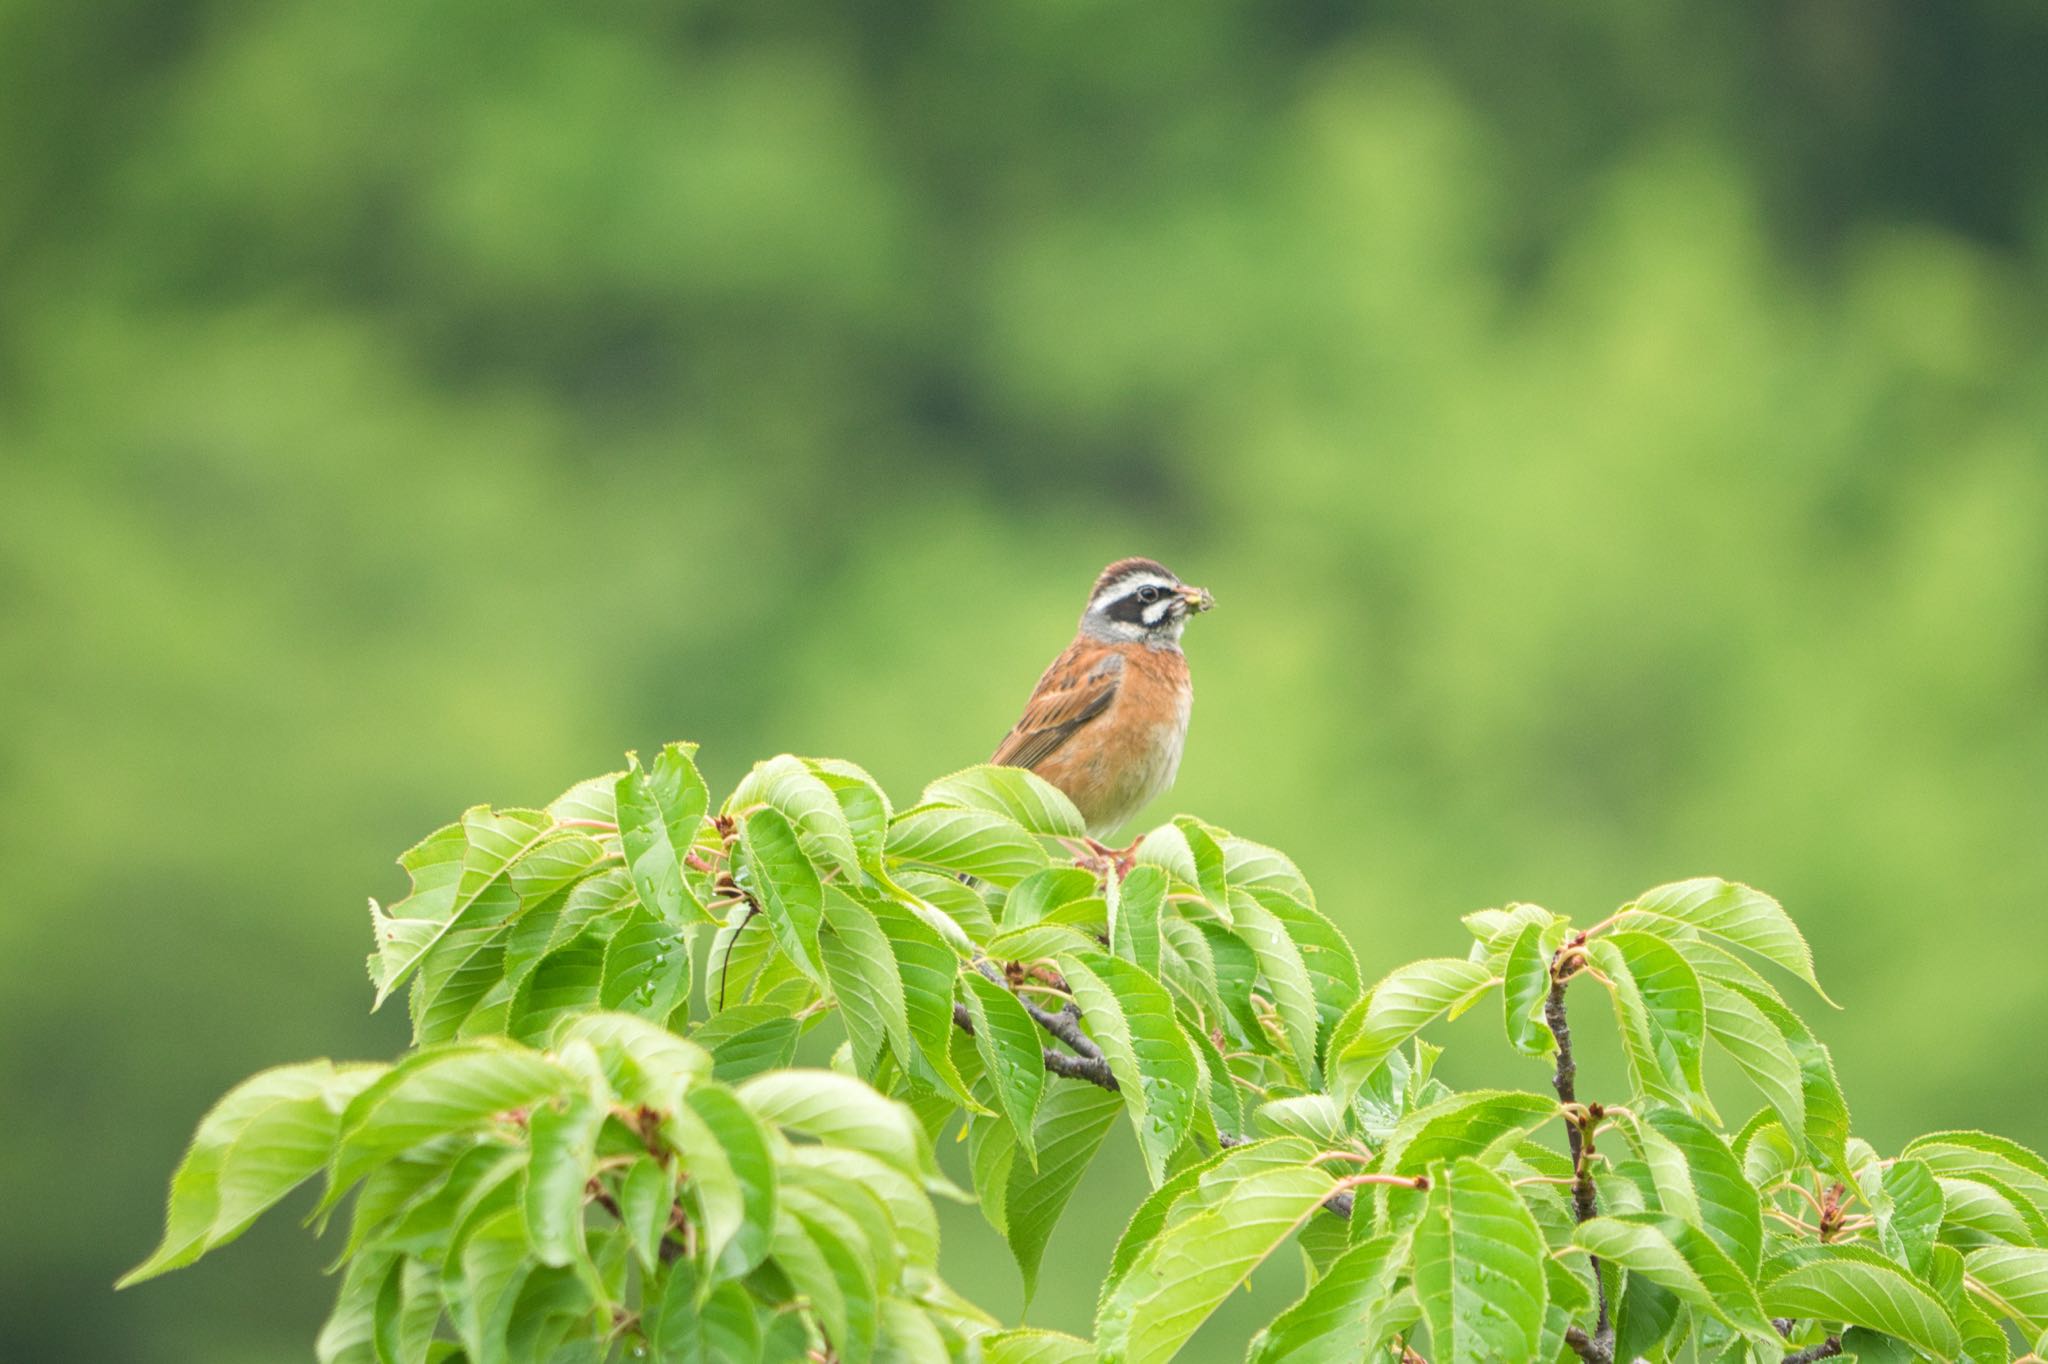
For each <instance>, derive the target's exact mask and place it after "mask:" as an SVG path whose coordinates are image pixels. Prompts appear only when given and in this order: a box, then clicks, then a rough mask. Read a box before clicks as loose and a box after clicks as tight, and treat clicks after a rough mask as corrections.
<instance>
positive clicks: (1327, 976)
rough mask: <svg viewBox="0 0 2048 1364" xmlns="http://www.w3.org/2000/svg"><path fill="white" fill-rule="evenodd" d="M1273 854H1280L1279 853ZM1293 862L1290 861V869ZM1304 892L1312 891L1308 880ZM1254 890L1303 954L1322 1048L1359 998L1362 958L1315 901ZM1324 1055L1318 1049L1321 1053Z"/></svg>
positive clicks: (1269, 889)
mask: <svg viewBox="0 0 2048 1364" xmlns="http://www.w3.org/2000/svg"><path fill="white" fill-rule="evenodd" d="M1230 846H1231V848H1232V849H1233V850H1235V849H1237V848H1240V847H1242V846H1244V845H1243V843H1242V840H1237V839H1233V840H1231V844H1230ZM1251 846H1253V847H1256V846H1257V845H1256V844H1253V845H1251ZM1273 855H1274V856H1275V857H1278V856H1279V854H1277V853H1275V854H1273ZM1283 860H1284V859H1283ZM1293 865H1294V864H1293V863H1291V862H1289V863H1287V866H1288V867H1289V868H1290V869H1291V868H1292V867H1293ZM1237 870H1238V871H1239V872H1240V873H1242V872H1243V871H1245V870H1246V868H1244V867H1238V868H1237ZM1296 876H1297V877H1298V876H1299V873H1296ZM1301 892H1302V894H1303V895H1306V894H1307V893H1308V886H1307V884H1306V883H1305V882H1304V883H1303V884H1302V886H1301ZM1250 893H1251V896H1252V898H1253V899H1254V900H1255V901H1256V902H1257V903H1258V904H1259V905H1260V906H1261V907H1262V908H1264V909H1265V910H1267V911H1268V912H1269V913H1271V914H1272V916H1273V917H1274V918H1275V919H1277V920H1279V922H1280V925H1281V927H1282V928H1283V929H1284V930H1285V931H1286V933H1287V936H1288V939H1289V940H1290V941H1291V942H1293V943H1294V945H1295V948H1296V949H1297V950H1298V951H1299V952H1300V953H1301V963H1302V967H1303V968H1304V969H1305V970H1306V971H1307V972H1308V979H1309V989H1310V991H1311V992H1312V993H1313V994H1314V996H1315V1001H1316V1023H1317V1029H1316V1035H1317V1039H1318V1041H1317V1046H1318V1048H1320V1047H1321V1044H1322V1042H1323V1041H1326V1040H1328V1038H1329V1036H1330V1033H1331V1030H1332V1029H1334V1028H1335V1027H1336V1026H1337V1022H1338V1020H1339V1019H1341V1018H1342V1017H1343V1016H1344V1011H1345V1010H1346V1009H1349V1008H1350V1007H1351V1006H1352V1005H1353V1004H1354V1003H1356V1002H1357V1000H1358V992H1359V990H1360V989H1361V988H1362V987H1363V982H1362V981H1361V980H1360V979H1359V975H1358V959H1357V958H1356V957H1355V956H1353V955H1352V953H1351V944H1350V943H1349V942H1347V941H1345V939H1344V935H1343V934H1342V933H1341V932H1339V931H1338V929H1337V926H1336V925H1335V924H1333V923H1331V922H1330V921H1329V920H1328V919H1326V918H1324V917H1323V915H1322V913H1321V912H1320V911H1318V910H1317V909H1316V907H1315V906H1314V905H1313V904H1311V903H1306V902H1304V901H1298V900H1295V899H1293V898H1291V897H1289V896H1287V895H1283V894H1281V893H1280V892H1279V891H1278V890H1277V889H1274V888H1272V887H1271V886H1267V887H1263V888H1260V889H1254V890H1253V891H1251V892H1250ZM1320 1054H1321V1052H1320V1050H1318V1052H1317V1055H1320Z"/></svg>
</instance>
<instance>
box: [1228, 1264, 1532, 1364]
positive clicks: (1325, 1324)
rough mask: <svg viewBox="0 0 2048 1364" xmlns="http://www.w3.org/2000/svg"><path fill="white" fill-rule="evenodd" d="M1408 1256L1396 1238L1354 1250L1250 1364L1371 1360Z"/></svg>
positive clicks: (1273, 1328) (1261, 1337) (1274, 1330)
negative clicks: (1378, 1320)
mask: <svg viewBox="0 0 2048 1364" xmlns="http://www.w3.org/2000/svg"><path fill="white" fill-rule="evenodd" d="M1407 1255H1408V1241H1407V1238H1406V1237H1396V1236H1394V1235H1392V1234H1382V1235H1379V1236H1370V1237H1367V1238H1366V1239H1365V1240H1363V1241H1360V1242H1358V1243H1357V1244H1355V1245H1353V1246H1351V1247H1350V1248H1349V1249H1347V1250H1346V1251H1345V1252H1344V1253H1343V1254H1342V1255H1339V1256H1338V1257H1337V1258H1336V1259H1335V1260H1334V1261H1332V1262H1331V1264H1330V1267H1329V1268H1328V1269H1327V1270H1325V1271H1323V1276H1322V1277H1321V1278H1319V1279H1317V1280H1316V1281H1315V1282H1314V1283H1312V1284H1310V1285H1309V1287H1308V1291H1307V1292H1305V1293H1303V1294H1302V1296H1301V1298H1300V1299H1299V1300H1298V1301H1296V1302H1295V1304H1294V1305H1293V1306H1292V1307H1290V1308H1288V1309H1287V1310H1286V1311H1284V1312H1282V1313H1281V1314H1280V1315H1279V1316H1277V1317H1275V1318H1273V1321H1272V1323H1271V1324H1270V1325H1269V1326H1267V1327H1266V1329H1265V1330H1263V1331H1261V1332H1259V1334H1258V1335H1257V1336H1255V1337H1254V1338H1253V1339H1252V1344H1251V1350H1250V1352H1249V1353H1248V1354H1247V1355H1246V1357H1245V1358H1246V1361H1247V1364H1281V1362H1282V1361H1285V1364H1355V1361H1357V1360H1360V1359H1364V1358H1366V1357H1367V1353H1368V1351H1370V1350H1371V1349H1372V1347H1373V1346H1375V1345H1377V1344H1379V1342H1380V1340H1381V1339H1383V1338H1384V1337H1382V1336H1380V1335H1379V1334H1378V1333H1377V1332H1376V1330H1375V1322H1376V1318H1378V1317H1379V1315H1380V1309H1381V1308H1382V1306H1383V1305H1384V1304H1385V1301H1386V1298H1387V1296H1388V1290H1389V1289H1390V1288H1391V1287H1392V1285H1393V1281H1394V1278H1395V1276H1396V1275H1397V1274H1399V1273H1400V1271H1401V1269H1402V1268H1403V1265H1404V1263H1405V1261H1406V1259H1407ZM1546 1358H1547V1356H1546Z"/></svg>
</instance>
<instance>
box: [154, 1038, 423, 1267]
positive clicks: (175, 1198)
mask: <svg viewBox="0 0 2048 1364" xmlns="http://www.w3.org/2000/svg"><path fill="white" fill-rule="evenodd" d="M383 1071H384V1068H383V1067H381V1066H336V1065H335V1064H334V1063H333V1062H331V1061H308V1062H304V1063H302V1064H299V1065H293V1066H279V1067H277V1068H276V1069H274V1070H266V1071H262V1072H260V1073H259V1074H256V1075H252V1076H250V1077H249V1078H248V1079H246V1080H244V1081H242V1083H241V1084H239V1085H236V1086H235V1087H234V1088H233V1089H231V1090H229V1091H228V1092H227V1093H226V1094H225V1095H223V1096H222V1097H221V1099H220V1101H219V1102H218V1103H216V1104H215V1105H214V1106H213V1107H212V1108H211V1109H210V1110H208V1112H207V1114H206V1116H205V1117H203V1118H201V1119H200V1120H199V1127H198V1130H197V1131H195V1132H194V1133H193V1134H192V1143H191V1145H190V1146H189V1147H188V1148H187V1149H186V1151H185V1158H184V1160H183V1161H181V1162H180V1163H179V1165H178V1172H177V1174H176V1175H174V1176H173V1177H172V1179H171V1196H170V1203H169V1206H168V1208H167V1209H166V1211H165V1216H164V1235H163V1241H162V1243H161V1244H159V1245H158V1246H157V1248H156V1250H155V1251H154V1252H153V1253H152V1254H151V1255H150V1257H149V1258H148V1259H147V1260H145V1261H144V1262H143V1263H141V1264H140V1265H137V1266H136V1267H135V1268H134V1269H131V1270H129V1271H128V1272H127V1273H126V1274H125V1275H123V1276H122V1277H121V1280H120V1282H119V1283H117V1284H116V1285H115V1287H117V1288H126V1287H128V1286H129V1285H130V1284H136V1283H141V1282H142V1281H143V1280H145V1279H153V1278H155V1277H156V1276H157V1275H159V1274H162V1273H164V1272H166V1271H168V1270H172V1269H177V1268H179V1267H180V1266H182V1265H188V1264H191V1263H192V1262H193V1261H194V1260H196V1259H198V1258H199V1257H200V1256H201V1255H203V1254H205V1253H206V1252H207V1251H209V1250H212V1249H213V1248H214V1247H215V1246H222V1245H226V1244H227V1243H228V1242H230V1241H232V1240H234V1239H235V1238H236V1237H237V1236H240V1235H241V1234H242V1233H243V1232H244V1231H245V1230H247V1229H248V1227H249V1224H250V1223H252V1222H254V1221H255V1220H256V1218H257V1217H258V1216H260V1215H261V1214H262V1213H263V1212H264V1210H265V1209H267V1208H269V1207H271V1206H272V1205H273V1204H275V1203H276V1202H277V1201H278V1200H279V1199H281V1198H283V1197H284V1196H285V1195H286V1194H288V1193H290V1192H291V1191H292V1190H293V1189H295V1188H297V1187H298V1186H299V1185H300V1184H301V1183H303V1182H304V1181H305V1180H306V1179H307V1178H309V1177H310V1176H311V1175H313V1174H314V1173H315V1172H316V1171H318V1170H319V1169H320V1168H321V1167H322V1166H324V1165H326V1164H327V1162H328V1159H329V1157H330V1156H332V1154H333V1152H334V1143H335V1138H336V1137H337V1135H338V1134H339V1133H340V1130H341V1122H342V1113H343V1111H344V1110H345V1109H346V1108H347V1107H348V1105H349V1103H350V1101H351V1100H353V1099H354V1098H355V1096H356V1095H357V1094H359V1093H361V1092H362V1091H363V1090H364V1089H365V1088H367V1087H369V1086H370V1085H371V1084H372V1083H374V1082H375V1081H376V1080H377V1079H378V1078H379V1076H380V1075H382V1074H383Z"/></svg>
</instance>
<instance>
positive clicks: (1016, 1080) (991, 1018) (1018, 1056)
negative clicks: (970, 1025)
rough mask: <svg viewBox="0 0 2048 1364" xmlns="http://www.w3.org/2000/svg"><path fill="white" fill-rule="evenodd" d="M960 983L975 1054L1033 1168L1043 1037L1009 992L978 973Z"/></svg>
mask: <svg viewBox="0 0 2048 1364" xmlns="http://www.w3.org/2000/svg"><path fill="white" fill-rule="evenodd" d="M961 979H962V981H963V982H965V984H966V987H967V1010H968V1013H969V1014H971V1015H972V1016H973V1019H974V1049H975V1050H976V1051H977V1052H979V1053H980V1054H981V1061H982V1065H983V1066H985V1067H986V1068H987V1070H988V1075H989V1079H990V1081H991V1082H993V1084H994V1086H995V1092H996V1100H997V1102H998V1104H1000V1106H1001V1107H1002V1110H1003V1116H1004V1117H1005V1118H1006V1119H1008V1120H1009V1123H1010V1128H1011V1130H1012V1131H1014V1132H1015V1133H1016V1135H1017V1144H1018V1145H1019V1146H1021V1147H1022V1148H1023V1149H1024V1154H1025V1157H1026V1158H1027V1159H1029V1160H1030V1161H1031V1163H1032V1164H1033V1165H1036V1164H1037V1163H1038V1148H1037V1146H1036V1145H1035V1144H1034V1143H1033V1141H1032V1136H1031V1132H1032V1124H1033V1122H1034V1121H1035V1119H1036V1118H1037V1116H1038V1102H1039V1099H1040V1098H1041V1097H1042V1096H1043V1094H1044V1092H1045V1044H1044V1042H1043V1041H1042V1040H1041V1039H1042V1034H1041V1033H1040V1032H1039V1030H1038V1025H1037V1024H1036V1023H1033V1022H1032V1021H1031V1015H1030V1014H1028V1013H1026V1012H1025V1011H1024V1006H1023V1004H1021V1003H1019V1002H1018V999H1017V997H1016V996H1015V995H1013V994H1011V993H1010V992H1009V991H1008V990H1006V989H1004V988H1003V987H1002V986H1000V985H998V984H996V983H995V982H994V981H992V980H989V979H987V978H986V977H984V976H983V975H981V973H980V972H978V971H969V972H966V973H965V974H964V975H963V976H962V977H961Z"/></svg>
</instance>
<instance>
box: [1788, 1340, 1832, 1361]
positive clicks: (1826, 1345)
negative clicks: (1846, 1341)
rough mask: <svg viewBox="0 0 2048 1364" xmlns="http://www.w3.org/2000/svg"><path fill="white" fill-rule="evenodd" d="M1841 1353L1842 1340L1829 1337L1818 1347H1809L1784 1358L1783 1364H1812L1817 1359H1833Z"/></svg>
mask: <svg viewBox="0 0 2048 1364" xmlns="http://www.w3.org/2000/svg"><path fill="white" fill-rule="evenodd" d="M1840 1353H1842V1338H1841V1337H1840V1336H1829V1337H1828V1338H1827V1339H1826V1340H1823V1341H1822V1342H1821V1343H1820V1344H1818V1345H1809V1346H1808V1347H1807V1348H1805V1349H1804V1350H1800V1351H1798V1352H1796V1353H1794V1354H1789V1355H1786V1356H1785V1364H1814V1361H1815V1360H1817V1359H1833V1358H1834V1357H1835V1356H1836V1355H1838V1354H1840Z"/></svg>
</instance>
